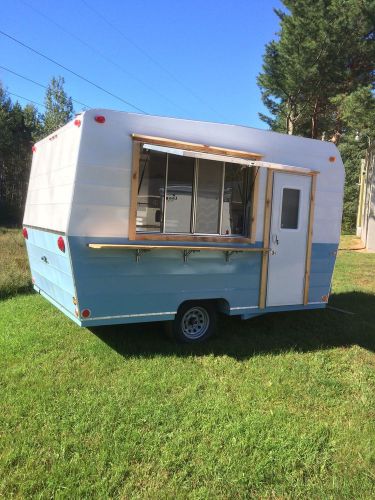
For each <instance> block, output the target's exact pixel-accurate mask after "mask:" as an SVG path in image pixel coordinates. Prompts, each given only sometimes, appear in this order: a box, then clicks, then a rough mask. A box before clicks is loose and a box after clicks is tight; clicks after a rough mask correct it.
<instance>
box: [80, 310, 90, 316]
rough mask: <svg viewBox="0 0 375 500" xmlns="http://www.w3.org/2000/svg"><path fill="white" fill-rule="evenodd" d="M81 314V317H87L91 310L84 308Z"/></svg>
mask: <svg viewBox="0 0 375 500" xmlns="http://www.w3.org/2000/svg"><path fill="white" fill-rule="evenodd" d="M81 316H82V318H89V317H90V316H91V311H90V309H84V310H83V311H82V312H81Z"/></svg>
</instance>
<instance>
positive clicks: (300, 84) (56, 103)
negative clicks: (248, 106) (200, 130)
mask: <svg viewBox="0 0 375 500" xmlns="http://www.w3.org/2000/svg"><path fill="white" fill-rule="evenodd" d="M282 4H283V6H284V8H283V9H275V13H276V15H277V16H278V18H279V27H280V29H279V32H278V33H277V36H276V38H275V39H274V40H272V41H271V42H269V43H268V44H267V45H266V47H265V53H264V56H263V68H262V71H261V73H260V74H259V75H258V85H259V87H260V90H261V95H262V100H263V103H264V104H265V107H266V108H267V109H268V112H269V114H268V115H265V114H260V117H261V119H262V120H263V121H264V122H265V123H266V124H267V125H268V126H269V128H270V129H271V130H274V131H278V132H284V133H287V134H296V135H301V136H305V137H311V138H313V139H321V140H330V141H332V142H334V143H335V144H337V145H338V147H339V149H340V152H341V156H342V158H343V161H344V164H345V171H346V181H345V195H344V215H343V230H344V231H345V232H354V230H355V223H356V222H355V221H356V212H357V200H358V180H359V171H360V163H361V159H362V158H364V156H365V154H366V149H368V148H369V146H370V145H371V143H372V142H373V141H374V138H375V97H374V88H375V78H374V76H375V0H282ZM44 105H45V113H43V114H40V113H39V112H38V110H37V108H36V107H35V106H34V105H32V104H27V105H26V106H24V107H22V106H21V105H20V104H19V103H18V102H15V103H13V102H12V100H11V98H10V97H9V95H8V94H7V92H6V90H5V89H4V87H3V86H2V85H1V82H0V224H1V223H3V224H4V223H8V224H9V223H13V224H20V223H21V221H22V213H23V207H24V204H25V198H26V192H27V183H28V178H29V173H30V164H31V146H32V144H33V143H34V142H36V141H38V140H39V139H41V138H42V137H45V136H46V135H48V134H50V133H51V132H53V131H54V130H56V129H57V128H59V127H60V126H62V125H64V124H65V123H66V122H67V121H69V120H70V119H71V118H72V117H73V114H74V111H73V105H72V99H71V98H70V97H68V96H67V94H66V92H65V91H64V79H63V78H62V77H58V78H53V79H52V80H51V82H50V84H49V86H48V88H47V90H46V95H45V102H44Z"/></svg>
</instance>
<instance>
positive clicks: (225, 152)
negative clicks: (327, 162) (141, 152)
mask: <svg viewBox="0 0 375 500" xmlns="http://www.w3.org/2000/svg"><path fill="white" fill-rule="evenodd" d="M132 138H133V140H134V141H139V142H141V143H142V144H143V146H144V147H145V148H149V149H152V150H155V151H162V152H166V153H170V154H176V155H183V156H192V157H195V158H206V159H214V160H217V161H226V162H232V163H242V164H245V165H247V166H249V167H262V168H267V169H271V170H276V171H283V172H290V173H295V174H302V175H315V174H319V171H318V170H313V169H311V168H306V167H297V166H293V165H284V164H281V163H273V162H266V161H263V160H262V158H263V155H262V154H260V153H254V152H251V151H242V150H238V149H228V148H222V147H217V146H209V145H207V144H197V143H193V142H184V141H178V140H175V139H166V138H165V137H154V136H150V135H141V134H132Z"/></svg>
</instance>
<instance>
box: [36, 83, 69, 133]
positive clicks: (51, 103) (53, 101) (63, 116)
mask: <svg viewBox="0 0 375 500" xmlns="http://www.w3.org/2000/svg"><path fill="white" fill-rule="evenodd" d="M64 83H65V80H64V78H63V77H62V76H59V77H57V78H55V77H53V78H52V80H51V82H50V84H49V85H48V88H47V90H46V96H45V99H44V104H45V107H46V112H45V114H44V117H43V122H44V130H43V132H44V135H49V134H51V133H52V132H54V131H55V130H57V129H58V128H60V127H62V126H63V125H65V124H66V123H67V122H68V121H69V120H71V119H72V118H73V103H72V98H71V97H68V95H67V94H66V92H65V90H64Z"/></svg>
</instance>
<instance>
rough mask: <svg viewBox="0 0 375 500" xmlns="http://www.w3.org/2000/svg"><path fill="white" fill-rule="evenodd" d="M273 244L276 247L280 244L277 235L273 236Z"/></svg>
mask: <svg viewBox="0 0 375 500" xmlns="http://www.w3.org/2000/svg"><path fill="white" fill-rule="evenodd" d="M272 243H275V245H278V244H279V239H278V237H277V234H273V235H272Z"/></svg>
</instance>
